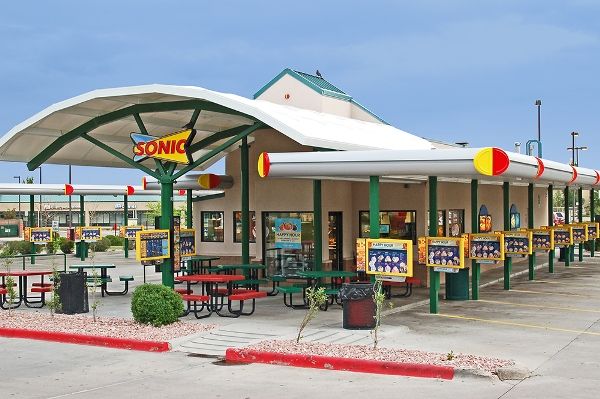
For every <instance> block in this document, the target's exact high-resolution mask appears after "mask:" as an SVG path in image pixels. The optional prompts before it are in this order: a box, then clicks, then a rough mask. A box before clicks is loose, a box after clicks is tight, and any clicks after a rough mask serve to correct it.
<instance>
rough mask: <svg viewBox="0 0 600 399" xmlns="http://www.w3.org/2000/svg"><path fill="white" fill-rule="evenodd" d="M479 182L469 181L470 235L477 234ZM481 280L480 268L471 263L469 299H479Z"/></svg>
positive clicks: (477, 264) (476, 264)
mask: <svg viewBox="0 0 600 399" xmlns="http://www.w3.org/2000/svg"><path fill="white" fill-rule="evenodd" d="M478 186H479V181H478V180H471V233H473V234H475V233H478V232H479V220H478V217H477V216H478V213H479V208H478V206H479V203H478V199H477V191H478ZM480 280H481V266H480V265H479V263H477V261H475V260H472V261H471V299H473V300H475V301H476V300H478V299H479V282H480Z"/></svg>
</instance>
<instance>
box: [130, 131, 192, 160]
mask: <svg viewBox="0 0 600 399" xmlns="http://www.w3.org/2000/svg"><path fill="white" fill-rule="evenodd" d="M195 132H196V131H195V130H193V129H186V130H182V131H180V132H176V133H171V134H168V135H166V136H163V137H153V136H148V135H144V134H139V133H132V134H131V140H133V144H134V145H133V153H134V157H133V160H134V161H136V162H141V161H143V160H144V159H146V158H156V159H162V160H163V161H170V162H175V163H182V164H190V163H191V155H190V153H189V146H190V144H191V142H192V139H193V138H194V135H195Z"/></svg>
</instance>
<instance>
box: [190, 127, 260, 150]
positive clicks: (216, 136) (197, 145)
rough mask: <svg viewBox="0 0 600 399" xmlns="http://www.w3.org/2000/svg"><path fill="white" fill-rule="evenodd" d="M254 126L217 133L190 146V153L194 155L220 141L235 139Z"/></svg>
mask: <svg viewBox="0 0 600 399" xmlns="http://www.w3.org/2000/svg"><path fill="white" fill-rule="evenodd" d="M252 126H253V125H242V126H237V127H234V128H231V129H227V130H223V131H220V132H217V133H213V134H211V135H210V136H208V137H206V138H204V139H202V140H200V141H198V142H197V143H194V144H192V145H191V146H190V153H191V154H193V153H194V152H196V151H199V150H202V149H204V148H206V147H208V146H209V145H211V144H213V143H216V142H217V141H219V140H223V139H226V138H229V137H233V136H235V135H237V134H240V133H241V132H243V131H244V130H246V129H248V128H249V127H252Z"/></svg>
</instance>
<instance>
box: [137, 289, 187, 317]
mask: <svg viewBox="0 0 600 399" xmlns="http://www.w3.org/2000/svg"><path fill="white" fill-rule="evenodd" d="M183 310H184V309H183V301H182V300H181V297H180V296H179V294H178V293H176V292H175V291H173V290H172V289H171V288H169V287H165V286H164V285H158V284H142V285H140V286H139V287H137V288H136V289H135V291H134V292H133V295H132V297H131V313H132V314H133V318H134V319H135V321H137V322H138V323H142V324H152V325H153V326H155V327H159V326H162V325H166V324H171V323H174V322H176V321H177V319H178V318H179V316H181V315H182V313H183Z"/></svg>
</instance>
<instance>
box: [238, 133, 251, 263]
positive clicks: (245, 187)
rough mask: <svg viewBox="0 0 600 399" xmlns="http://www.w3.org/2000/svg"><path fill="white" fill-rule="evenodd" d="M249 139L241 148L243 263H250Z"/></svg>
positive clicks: (244, 139)
mask: <svg viewBox="0 0 600 399" xmlns="http://www.w3.org/2000/svg"><path fill="white" fill-rule="evenodd" d="M248 168H249V165H248V138H247V137H244V138H242V146H241V148H240V169H241V170H240V177H241V183H242V187H241V191H242V198H241V202H242V263H243V264H245V265H247V264H249V263H250V187H249V186H250V183H249V181H250V179H249V172H248Z"/></svg>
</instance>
